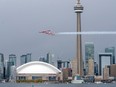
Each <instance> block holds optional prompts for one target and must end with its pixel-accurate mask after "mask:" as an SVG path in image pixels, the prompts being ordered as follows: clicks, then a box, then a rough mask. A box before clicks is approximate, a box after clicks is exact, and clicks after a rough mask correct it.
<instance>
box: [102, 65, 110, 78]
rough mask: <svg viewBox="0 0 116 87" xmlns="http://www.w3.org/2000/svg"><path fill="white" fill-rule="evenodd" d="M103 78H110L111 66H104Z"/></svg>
mask: <svg viewBox="0 0 116 87" xmlns="http://www.w3.org/2000/svg"><path fill="white" fill-rule="evenodd" d="M103 79H104V80H108V79H109V68H108V67H107V66H105V67H104V68H103Z"/></svg>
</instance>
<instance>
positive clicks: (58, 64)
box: [57, 60, 62, 69]
mask: <svg viewBox="0 0 116 87" xmlns="http://www.w3.org/2000/svg"><path fill="white" fill-rule="evenodd" d="M57 68H58V69H61V68H62V60H57Z"/></svg>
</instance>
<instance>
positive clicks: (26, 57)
mask: <svg viewBox="0 0 116 87" xmlns="http://www.w3.org/2000/svg"><path fill="white" fill-rule="evenodd" d="M20 59H21V60H20V64H21V65H22V64H25V63H28V62H31V54H30V53H28V54H27V55H22V56H21V57H20Z"/></svg>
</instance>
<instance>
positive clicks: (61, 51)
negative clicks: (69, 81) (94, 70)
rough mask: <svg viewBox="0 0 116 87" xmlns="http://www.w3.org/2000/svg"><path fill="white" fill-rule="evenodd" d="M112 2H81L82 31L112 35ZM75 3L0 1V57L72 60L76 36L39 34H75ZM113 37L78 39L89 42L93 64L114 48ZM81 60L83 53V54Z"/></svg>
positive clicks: (67, 0) (100, 0) (74, 53)
mask: <svg viewBox="0 0 116 87" xmlns="http://www.w3.org/2000/svg"><path fill="white" fill-rule="evenodd" d="M115 3H116V1H115V0H94V1H93V0H86V1H85V0H81V4H82V5H83V6H84V12H83V13H82V15H81V30H82V31H115V29H116V25H115V23H116V20H115V15H116V12H115V8H116V6H115ZM75 4H76V0H63V1H62V0H58V1H54V0H49V1H45V0H34V1H32V0H19V1H16V0H10V1H9V0H0V40H1V41H0V53H3V54H4V56H5V58H6V59H8V56H9V54H16V55H17V57H18V58H20V56H21V55H22V54H26V53H32V58H33V60H38V59H39V57H41V56H46V54H47V53H48V52H51V53H53V54H54V55H55V60H56V59H57V58H60V59H63V60H65V59H72V58H74V57H75V56H76V35H58V36H47V35H42V34H39V33H38V32H39V31H41V30H53V31H55V32H76V15H75V11H74V5H75ZM115 37H116V35H82V48H83V49H82V50H83V51H84V44H85V42H93V43H94V46H95V60H96V58H97V55H98V53H100V52H102V53H103V52H104V49H105V48H106V47H112V46H114V47H116V40H115ZM83 58H84V52H83Z"/></svg>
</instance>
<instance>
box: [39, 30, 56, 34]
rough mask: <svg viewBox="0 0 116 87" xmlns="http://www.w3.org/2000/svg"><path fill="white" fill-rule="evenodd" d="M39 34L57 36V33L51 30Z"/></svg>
mask: <svg viewBox="0 0 116 87" xmlns="http://www.w3.org/2000/svg"><path fill="white" fill-rule="evenodd" d="M39 33H43V34H47V35H55V33H54V32H52V31H51V30H43V31H41V32H39Z"/></svg>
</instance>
